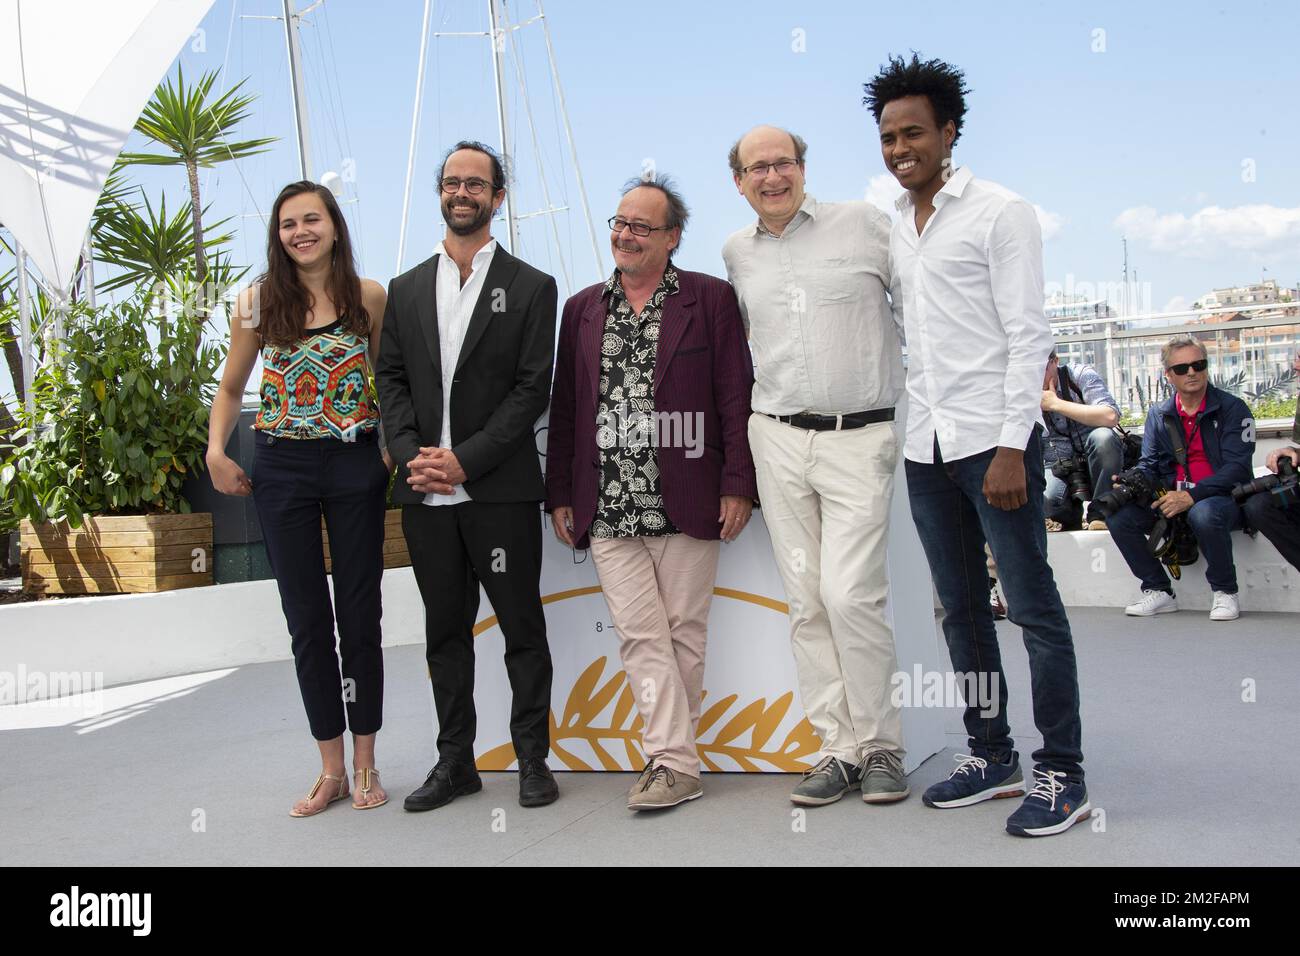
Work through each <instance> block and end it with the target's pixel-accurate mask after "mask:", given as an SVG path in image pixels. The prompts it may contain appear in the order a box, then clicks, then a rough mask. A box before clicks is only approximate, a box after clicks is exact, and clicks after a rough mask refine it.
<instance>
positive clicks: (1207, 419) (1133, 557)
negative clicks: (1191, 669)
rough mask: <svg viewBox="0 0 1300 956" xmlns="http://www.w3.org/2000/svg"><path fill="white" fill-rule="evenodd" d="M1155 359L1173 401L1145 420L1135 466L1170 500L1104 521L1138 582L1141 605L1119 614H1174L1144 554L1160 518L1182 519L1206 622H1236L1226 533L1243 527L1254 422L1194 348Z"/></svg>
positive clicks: (1170, 596)
mask: <svg viewBox="0 0 1300 956" xmlns="http://www.w3.org/2000/svg"><path fill="white" fill-rule="evenodd" d="M1160 358H1161V361H1162V363H1163V365H1164V368H1165V378H1166V379H1167V380H1168V382H1169V384H1170V385H1171V386H1172V387H1173V390H1174V394H1173V395H1172V396H1170V397H1169V398H1168V399H1166V400H1165V401H1163V402H1161V403H1159V404H1158V405H1153V406H1152V407H1151V410H1150V411H1149V412H1148V413H1147V420H1146V425H1145V426H1144V427H1143V431H1142V459H1141V460H1140V461H1139V462H1138V465H1137V467H1138V468H1140V469H1142V470H1143V471H1144V472H1145V473H1146V475H1147V477H1148V478H1150V479H1151V481H1152V483H1153V484H1156V485H1158V486H1160V487H1163V488H1165V489H1168V493H1167V494H1165V495H1163V496H1161V497H1160V498H1159V499H1157V500H1156V501H1155V502H1153V503H1151V504H1147V503H1144V502H1143V503H1140V502H1132V503H1130V504H1127V505H1125V506H1124V507H1123V508H1121V509H1120V510H1119V511H1117V512H1115V514H1114V515H1113V516H1112V517H1111V518H1110V519H1109V520H1108V521H1107V522H1106V526H1107V528H1109V530H1110V533H1111V537H1112V538H1114V539H1115V545H1116V547H1118V548H1119V551H1120V554H1122V555H1123V556H1124V560H1125V561H1126V562H1127V563H1128V566H1129V569H1130V570H1131V571H1132V572H1133V573H1134V574H1135V575H1137V576H1138V578H1140V579H1141V581H1142V598H1141V600H1139V601H1137V602H1136V603H1134V604H1130V605H1129V606H1128V607H1126V608H1125V609H1124V613H1125V614H1128V615H1130V616H1132V617H1151V616H1152V615H1155V614H1166V613H1169V612H1170V611H1176V610H1178V601H1177V600H1176V599H1175V597H1174V590H1173V586H1172V585H1171V584H1170V581H1169V575H1168V573H1166V571H1165V569H1164V566H1163V565H1162V564H1161V563H1160V561H1159V559H1157V558H1156V557H1155V556H1154V555H1153V554H1151V552H1150V550H1149V549H1148V547H1147V535H1148V534H1149V533H1150V532H1151V529H1152V528H1153V527H1154V526H1155V524H1156V521H1157V520H1158V519H1159V517H1160V516H1161V515H1163V516H1164V517H1166V518H1173V517H1175V516H1177V515H1181V514H1186V515H1187V520H1188V522H1189V523H1190V524H1191V527H1192V532H1193V533H1194V534H1195V535H1196V541H1197V544H1198V545H1199V547H1200V550H1201V554H1202V555H1203V556H1204V557H1205V578H1206V580H1207V581H1209V583H1210V587H1211V589H1212V590H1213V591H1214V599H1213V603H1212V607H1211V609H1210V620H1211V621H1235V620H1236V619H1237V617H1238V616H1239V614H1240V608H1239V606H1238V603H1237V569H1236V567H1235V566H1234V565H1233V563H1232V539H1231V534H1232V532H1233V531H1234V530H1237V529H1239V528H1241V527H1242V511H1241V508H1240V507H1238V505H1237V504H1236V502H1234V501H1233V500H1232V489H1233V486H1235V485H1237V484H1240V483H1241V482H1243V481H1250V479H1251V478H1252V477H1253V475H1254V471H1253V469H1252V467H1251V456H1252V455H1254V453H1255V422H1254V419H1253V418H1252V417H1251V413H1250V409H1249V408H1247V407H1246V403H1245V402H1243V401H1242V400H1241V399H1239V398H1237V397H1236V396H1234V395H1230V394H1228V393H1227V392H1224V391H1222V390H1220V389H1217V388H1215V387H1214V386H1213V385H1211V384H1210V373H1209V360H1208V358H1207V355H1206V351H1205V346H1203V345H1202V344H1201V343H1200V342H1199V341H1197V340H1196V339H1194V338H1192V337H1191V336H1188V335H1176V336H1174V337H1173V338H1171V339H1170V340H1169V341H1168V342H1166V343H1165V346H1164V348H1162V349H1161V350H1160Z"/></svg>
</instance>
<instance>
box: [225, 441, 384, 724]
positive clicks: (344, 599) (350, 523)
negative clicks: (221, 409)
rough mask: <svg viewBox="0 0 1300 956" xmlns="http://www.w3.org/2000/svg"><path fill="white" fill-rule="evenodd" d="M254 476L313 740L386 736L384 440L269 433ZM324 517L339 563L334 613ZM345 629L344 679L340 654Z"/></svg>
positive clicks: (332, 553) (259, 446) (335, 561)
mask: <svg viewBox="0 0 1300 956" xmlns="http://www.w3.org/2000/svg"><path fill="white" fill-rule="evenodd" d="M250 477H251V480H252V482H253V503H254V504H255V505H256V507H257V516H258V519H259V520H260V521H261V524H262V538H263V541H264V542H265V544H266V555H267V558H268V559H269V560H270V562H271V570H272V571H273V572H274V573H275V582H276V584H277V585H278V586H279V588H280V606H281V607H282V608H284V617H285V620H286V621H287V622H288V625H289V635H290V637H291V639H292V646H293V660H294V664H295V665H296V666H297V670H298V687H299V688H300V689H301V691H302V702H303V705H304V706H305V707H306V709H307V721H308V723H309V724H310V726H311V733H312V736H313V737H315V738H316V739H317V740H332V739H334V738H335V737H338V736H340V735H341V734H342V733H343V731H344V730H345V729H346V728H347V727H351V728H352V732H353V733H354V734H373V733H376V732H377V731H378V730H379V727H380V725H381V724H382V722H383V710H384V655H383V652H382V651H381V650H380V646H379V645H380V640H381V639H382V632H381V630H380V625H379V619H380V616H381V615H382V613H383V609H382V605H381V599H380V584H381V582H382V581H383V576H384V493H385V491H386V489H387V487H388V469H387V468H385V467H384V460H383V458H382V457H381V455H380V453H379V446H378V444H377V442H376V439H375V436H374V434H373V433H370V434H367V435H362V436H360V437H359V438H358V439H357V440H356V441H353V442H345V441H340V440H338V439H334V438H314V439H289V438H275V437H273V436H270V435H266V434H263V433H261V432H259V433H258V435H257V445H256V451H255V453H254V458H253V474H252V475H251V476H250ZM322 514H323V515H324V516H325V526H326V528H327V529H328V531H329V536H330V556H331V557H332V559H333V577H334V606H333V607H331V606H330V591H329V584H328V583H327V581H326V575H325V551H324V547H323V545H322V543H321V530H320V520H321V515H322ZM336 620H337V623H338V649H339V652H340V653H341V654H342V657H343V672H342V677H343V679H342V680H340V677H339V659H338V656H336V654H335V649H334V625H335V621H336ZM344 681H347V682H348V685H347V687H346V690H345V687H344ZM345 709H346V713H347V719H346V723H345V720H344V711H345Z"/></svg>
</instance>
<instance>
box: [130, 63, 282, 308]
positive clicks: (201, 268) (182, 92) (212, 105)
mask: <svg viewBox="0 0 1300 956" xmlns="http://www.w3.org/2000/svg"><path fill="white" fill-rule="evenodd" d="M216 81H217V72H216V71H215V70H214V71H212V72H208V73H204V74H203V75H202V76H201V77H199V81H198V82H197V83H194V84H191V85H187V84H186V82H185V71H184V70H183V69H180V68H177V71H176V80H175V82H173V81H172V80H171V79H168V80H166V81H164V82H163V83H161V84H160V85H159V86H158V89H157V90H155V91H154V95H153V99H151V100H150V101H149V105H148V106H146V107H145V109H144V112H143V113H141V114H140V119H139V120H138V121H136V124H135V129H136V132H138V133H142V134H143V135H144V136H146V137H148V138H149V139H150V140H152V141H153V142H155V143H157V144H159V145H160V146H163V147H165V148H166V149H167V150H168V151H167V152H166V153H123V154H122V158H121V159H122V162H123V163H126V164H139V165H148V166H184V167H185V175H186V179H187V180H188V183H189V190H190V207H189V208H190V217H191V226H192V231H193V243H194V275H195V278H196V279H197V280H198V282H199V283H200V284H202V283H203V282H204V281H205V280H206V278H207V274H208V262H207V248H206V246H207V245H208V244H210V243H207V242H205V240H204V235H203V233H204V230H203V220H202V215H201V211H202V209H203V202H202V197H201V196H200V195H199V167H200V166H204V167H208V166H215V165H216V164H217V163H222V162H226V161H227V160H233V159H243V158H244V157H246V156H254V155H256V154H257V153H263V152H266V150H265V148H264V147H266V146H269V145H270V144H271V143H274V142H275V141H276V140H277V139H278V137H274V136H269V137H264V138H261V139H248V140H240V141H234V142H232V141H230V140H229V137H230V136H231V135H232V134H233V133H234V129H235V127H236V126H238V125H239V123H240V122H242V121H243V120H244V119H245V118H247V116H248V115H249V113H248V108H249V106H251V105H252V103H253V101H254V100H255V99H256V97H255V96H251V95H247V94H243V95H241V94H240V93H239V88H240V87H241V86H243V85H244V82H245V81H244V80H241V81H240V82H239V83H237V84H235V85H234V86H233V87H231V88H230V89H229V90H227V91H226V92H225V93H223V94H221V95H220V96H218V97H216V98H215V99H213V98H212V97H213V93H212V87H213V86H214V84H215V83H216Z"/></svg>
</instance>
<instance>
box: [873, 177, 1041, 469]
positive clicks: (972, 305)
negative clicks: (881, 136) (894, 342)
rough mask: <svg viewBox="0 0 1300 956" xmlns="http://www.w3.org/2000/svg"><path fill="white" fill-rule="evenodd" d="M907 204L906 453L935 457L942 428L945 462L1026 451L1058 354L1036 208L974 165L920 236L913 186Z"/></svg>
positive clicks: (948, 190)
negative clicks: (993, 451) (980, 175)
mask: <svg viewBox="0 0 1300 956" xmlns="http://www.w3.org/2000/svg"><path fill="white" fill-rule="evenodd" d="M897 205H898V208H899V211H900V212H901V213H902V217H901V218H900V219H899V220H898V221H896V222H895V223H894V226H893V230H892V231H891V233H890V237H889V253H890V260H891V263H892V275H893V286H892V287H891V298H892V299H893V302H894V308H895V309H901V310H902V314H903V321H904V329H905V332H906V335H907V349H908V363H907V395H908V410H907V439H906V442H905V444H904V447H903V454H904V455H905V456H906V457H907V458H910V459H911V460H912V461H918V462H926V463H931V462H933V461H934V441H935V438H936V437H937V438H938V441H939V451H940V453H941V454H942V455H943V459H944V461H956V460H957V459H960V458H968V457H970V456H971V455H977V454H979V453H980V452H983V451H987V450H988V449H990V448H994V447H997V446H1000V445H1004V446H1006V447H1008V448H1024V447H1025V446H1026V445H1027V444H1028V442H1029V435H1030V432H1031V431H1032V430H1033V428H1034V426H1035V424H1037V423H1038V422H1039V421H1041V414H1040V411H1039V409H1040V405H1041V402H1042V396H1043V373H1044V372H1045V371H1046V369H1047V356H1048V355H1049V354H1051V351H1052V332H1051V328H1050V326H1049V325H1048V322H1047V317H1046V315H1045V313H1044V312H1043V243H1042V235H1041V232H1040V230H1039V227H1038V218H1037V216H1035V214H1034V207H1033V206H1031V205H1030V204H1029V203H1027V202H1025V200H1023V199H1021V198H1020V197H1019V196H1017V195H1016V194H1015V193H1013V192H1010V191H1009V190H1007V189H1004V188H1002V187H1001V186H999V185H997V184H996V183H990V182H987V181H985V180H982V179H976V178H975V177H974V176H972V175H971V172H970V170H969V169H968V168H966V167H964V166H963V167H961V168H960V169H958V170H957V171H956V172H955V173H953V175H952V178H951V179H949V180H948V182H947V183H946V184H944V187H943V188H942V189H941V190H939V192H938V193H937V194H936V195H935V197H934V212H933V213H932V214H931V216H930V221H929V222H927V223H926V224H925V230H924V231H923V232H922V233H920V234H919V235H918V234H917V231H916V216H915V214H916V209H915V206H914V204H913V202H912V196H911V193H904V194H903V196H902V197H901V198H900V199H899V200H898V204H897Z"/></svg>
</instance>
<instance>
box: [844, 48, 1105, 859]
mask: <svg viewBox="0 0 1300 956" xmlns="http://www.w3.org/2000/svg"><path fill="white" fill-rule="evenodd" d="M865 90H866V94H867V95H866V97H865V98H864V100H863V102H864V103H865V104H866V105H867V106H868V107H869V108H870V109H871V111H872V113H873V114H874V115H875V118H876V122H877V124H878V125H879V127H880V146H881V153H882V154H883V156H884V160H885V166H886V168H888V169H889V171H890V172H891V173H893V174H894V177H895V178H896V179H897V180H898V182H899V184H900V185H902V186H903V188H904V189H906V190H907V192H906V193H904V194H903V196H902V198H901V199H899V201H898V208H899V210H900V212H901V213H902V215H901V217H900V219H899V220H898V221H896V222H895V223H894V226H893V229H892V231H891V234H890V274H891V277H892V284H891V299H892V301H893V305H894V308H895V309H899V308H901V310H902V313H903V321H904V332H905V335H906V339H907V347H908V368H907V392H908V398H909V406H908V422H907V437H906V441H905V445H904V449H903V455H904V459H905V461H904V467H905V470H906V475H907V490H908V497H909V499H910V504H911V509H912V519H913V521H915V523H916V528H917V531H918V532H919V534H920V537H921V543H922V546H923V547H924V548H925V553H926V558H927V559H928V561H929V564H930V571H931V574H932V575H933V577H934V583H935V587H936V589H937V590H938V592H939V599H940V601H941V602H942V603H943V608H944V621H943V630H944V637H945V638H946V640H947V643H948V652H949V655H950V657H951V658H952V665H953V669H954V670H955V671H956V672H957V673H959V674H963V675H967V674H969V675H970V676H971V677H975V678H976V682H975V683H974V684H973V686H976V687H981V688H989V689H990V693H988V694H987V696H988V697H989V698H990V699H988V700H972V701H969V702H968V704H967V707H966V713H965V717H964V720H965V725H966V731H967V733H968V734H969V737H970V748H971V753H970V754H969V755H967V754H959V755H958V757H957V761H958V767H957V769H956V770H955V771H954V772H953V773H952V775H951V776H950V777H949V778H948V779H947V780H944V781H941V782H939V783H937V784H935V785H933V786H931V787H930V788H929V789H928V790H927V791H926V792H925V795H924V798H923V799H924V801H925V803H926V804H927V805H929V806H932V807H942V808H949V807H961V806H968V805H970V804H973V803H979V802H981V801H983V800H990V799H995V798H998V797H1012V796H1019V795H1020V794H1022V793H1024V792H1025V784H1024V777H1023V774H1022V772H1021V769H1020V764H1019V758H1018V756H1017V754H1016V752H1015V750H1014V749H1013V742H1012V740H1011V731H1010V725H1009V723H1008V721H1007V716H1006V703H1007V690H1006V682H1005V680H1004V676H1003V671H1002V663H1001V656H1000V652H999V648H998V639H997V631H996V629H995V626H994V624H993V614H992V612H991V610H990V608H989V602H988V598H987V594H988V589H987V575H986V568H985V563H984V543H985V541H987V542H988V543H989V545H990V546H991V548H992V550H993V555H994V557H995V558H996V560H997V562H998V566H999V568H1000V569H1001V571H1002V572H1003V573H1002V576H1001V580H1002V582H1003V586H1004V587H1005V588H1006V592H1007V603H1008V605H1009V607H1010V617H1011V620H1012V622H1013V623H1015V624H1018V625H1019V626H1020V627H1021V628H1023V630H1024V639H1025V646H1026V648H1027V649H1028V651H1029V669H1030V676H1031V682H1032V687H1033V701H1034V723H1035V724H1036V725H1037V727H1038V730H1039V732H1040V733H1041V734H1042V736H1043V746H1042V748H1041V749H1039V750H1037V751H1035V752H1034V755H1033V756H1034V763H1035V767H1034V782H1033V786H1032V788H1030V790H1029V794H1028V796H1027V797H1026V798H1025V800H1024V802H1023V803H1022V805H1021V806H1020V808H1019V809H1018V810H1017V811H1016V812H1015V813H1013V814H1012V815H1011V817H1010V819H1008V820H1007V831H1008V832H1009V833H1012V834H1015V835H1017V836H1048V835H1051V834H1054V833H1061V832H1063V831H1064V830H1067V829H1069V827H1070V826H1072V825H1073V824H1074V823H1076V822H1078V821H1079V820H1081V819H1084V818H1085V817H1087V816H1088V814H1089V812H1090V807H1089V804H1088V794H1087V789H1086V787H1085V786H1084V782H1083V769H1082V767H1081V766H1080V764H1081V762H1082V760H1083V752H1082V749H1081V744H1080V738H1081V731H1080V723H1079V683H1078V677H1077V673H1076V667H1075V657H1074V641H1073V638H1072V636H1071V634H1070V623H1069V621H1068V620H1067V618H1066V615H1065V608H1064V606H1063V605H1062V604H1061V598H1060V595H1059V594H1058V592H1057V590H1056V581H1055V580H1054V578H1053V577H1052V570H1051V568H1050V567H1049V566H1048V564H1047V535H1046V530H1045V528H1044V524H1043V485H1044V481H1043V466H1042V462H1043V457H1042V455H1043V452H1042V448H1041V446H1040V441H1039V437H1038V433H1037V431H1036V430H1035V427H1034V426H1035V424H1036V423H1037V422H1038V420H1039V405H1040V402H1041V399H1042V384H1043V368H1044V367H1045V366H1046V364H1047V356H1048V354H1049V353H1050V352H1051V351H1052V336H1051V332H1050V329H1049V327H1048V323H1047V319H1046V317H1045V316H1044V313H1043V271H1042V239H1041V235H1040V232H1039V228H1038V222H1037V218H1036V216H1035V214H1034V209H1033V207H1032V206H1031V205H1030V204H1029V203H1027V202H1025V200H1023V199H1021V198H1020V197H1019V196H1017V195H1015V194H1014V193H1012V192H1010V191H1008V190H1006V189H1003V188H1002V187H1001V186H998V185H996V184H994V183H990V182H986V181H984V180H980V179H976V178H974V177H973V176H972V175H971V172H970V170H969V169H967V168H964V167H963V168H960V169H957V168H955V167H954V166H953V163H952V147H953V144H954V143H955V142H956V141H957V137H958V136H959V135H960V132H961V125H962V119H963V117H964V115H965V112H966V103H965V93H966V92H967V91H966V88H965V84H964V82H963V77H962V73H961V71H960V70H957V69H955V68H953V67H951V66H949V65H948V64H946V63H943V62H941V61H939V60H930V61H928V62H922V61H921V59H920V58H919V57H918V56H917V55H916V54H913V55H912V58H911V60H910V61H909V60H905V59H903V58H902V57H899V58H897V59H894V58H891V59H890V61H889V64H888V65H887V66H885V67H884V68H883V69H882V70H881V72H880V73H879V74H878V75H877V76H876V77H875V78H874V79H873V80H871V81H870V82H869V83H867V84H866V85H865Z"/></svg>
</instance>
